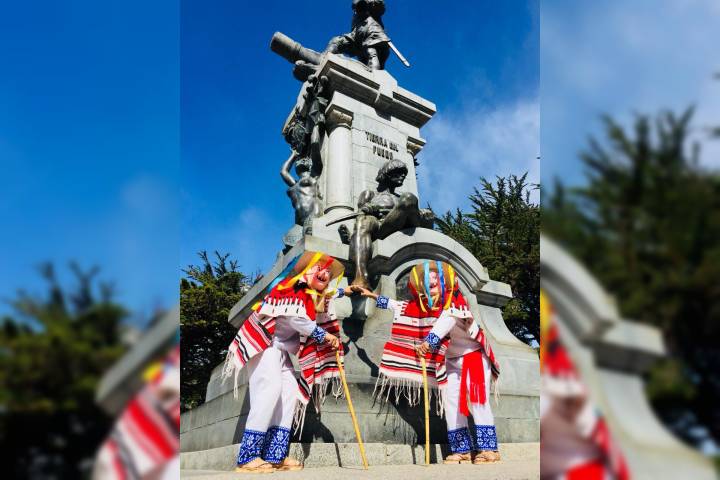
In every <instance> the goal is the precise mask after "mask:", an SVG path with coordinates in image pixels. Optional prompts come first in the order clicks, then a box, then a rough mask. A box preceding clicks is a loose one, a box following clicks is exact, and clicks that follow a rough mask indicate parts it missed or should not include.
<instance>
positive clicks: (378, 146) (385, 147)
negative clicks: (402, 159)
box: [365, 132, 398, 160]
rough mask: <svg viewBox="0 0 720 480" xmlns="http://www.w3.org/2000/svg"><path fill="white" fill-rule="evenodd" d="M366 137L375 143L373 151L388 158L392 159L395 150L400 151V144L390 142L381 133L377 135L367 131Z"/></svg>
mask: <svg viewBox="0 0 720 480" xmlns="http://www.w3.org/2000/svg"><path fill="white" fill-rule="evenodd" d="M365 138H366V139H367V140H368V141H369V142H372V143H374V144H375V145H373V153H374V154H375V155H378V156H380V157H382V158H387V159H388V160H392V159H393V152H398V146H397V144H396V143H393V142H388V141H387V140H385V139H384V138H383V137H381V136H380V135H375V134H374V133H370V132H365Z"/></svg>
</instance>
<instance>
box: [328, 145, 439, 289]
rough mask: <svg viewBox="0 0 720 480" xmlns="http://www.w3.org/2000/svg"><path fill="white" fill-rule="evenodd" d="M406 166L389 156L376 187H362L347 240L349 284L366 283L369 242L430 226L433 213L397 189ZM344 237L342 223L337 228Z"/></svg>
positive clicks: (378, 175) (379, 173) (405, 171)
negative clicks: (352, 266) (351, 276)
mask: <svg viewBox="0 0 720 480" xmlns="http://www.w3.org/2000/svg"><path fill="white" fill-rule="evenodd" d="M407 174H408V168H407V166H405V164H404V163H403V162H402V161H400V160H397V159H396V160H389V161H387V162H385V164H384V165H383V166H382V167H381V168H380V170H379V171H378V174H377V177H376V179H375V180H376V181H377V182H378V186H377V191H372V190H365V191H363V192H362V193H361V194H360V197H359V198H358V212H357V213H356V214H355V215H356V216H355V230H354V232H353V234H352V237H350V238H349V241H350V261H352V262H353V263H354V264H355V279H354V280H353V281H352V285H358V286H362V287H365V288H368V287H369V273H368V269H367V264H368V262H369V261H370V256H371V254H372V242H373V241H375V240H378V239H383V238H387V237H388V236H390V234H392V233H395V232H397V231H400V230H403V229H406V228H414V227H423V228H432V226H433V222H434V219H435V216H434V214H433V212H432V211H431V210H428V209H424V208H419V207H418V198H417V197H416V196H415V195H413V194H412V193H409V192H403V193H397V192H395V189H397V188H399V187H401V186H402V184H403V182H405V177H407ZM338 230H339V231H340V235H341V236H344V237H346V238H347V237H348V234H349V232H348V230H347V227H346V226H345V225H341V226H340V228H339V229H338Z"/></svg>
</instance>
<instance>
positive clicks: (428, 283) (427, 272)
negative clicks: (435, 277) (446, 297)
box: [423, 261, 433, 308]
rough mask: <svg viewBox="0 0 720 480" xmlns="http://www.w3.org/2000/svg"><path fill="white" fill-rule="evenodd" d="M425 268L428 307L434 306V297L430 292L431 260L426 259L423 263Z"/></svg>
mask: <svg viewBox="0 0 720 480" xmlns="http://www.w3.org/2000/svg"><path fill="white" fill-rule="evenodd" d="M423 268H424V270H425V294H426V295H427V299H428V307H430V308H432V307H433V299H432V295H431V294H430V262H428V261H425V263H424V264H423Z"/></svg>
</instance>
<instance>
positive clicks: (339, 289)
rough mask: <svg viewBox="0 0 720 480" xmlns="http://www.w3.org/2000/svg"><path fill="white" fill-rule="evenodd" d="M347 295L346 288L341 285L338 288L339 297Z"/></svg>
mask: <svg viewBox="0 0 720 480" xmlns="http://www.w3.org/2000/svg"><path fill="white" fill-rule="evenodd" d="M344 296H345V289H344V288H342V287H339V288H338V289H337V298H342V297H344Z"/></svg>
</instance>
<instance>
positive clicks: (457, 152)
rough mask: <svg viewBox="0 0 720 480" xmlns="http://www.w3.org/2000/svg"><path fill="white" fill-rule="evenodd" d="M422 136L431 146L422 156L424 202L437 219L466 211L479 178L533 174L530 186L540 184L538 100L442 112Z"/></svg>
mask: <svg viewBox="0 0 720 480" xmlns="http://www.w3.org/2000/svg"><path fill="white" fill-rule="evenodd" d="M423 134H424V135H425V137H426V139H427V146H426V147H425V149H424V150H423V152H422V153H421V154H420V155H419V156H418V160H419V162H420V168H419V170H418V182H419V189H420V202H421V204H422V205H423V206H424V205H425V204H426V203H427V202H429V203H430V204H431V205H432V207H433V209H434V210H435V212H436V213H437V214H441V213H444V212H445V211H447V210H454V209H455V208H457V207H460V208H467V205H468V203H469V202H468V200H467V197H468V196H469V195H470V194H471V193H472V191H473V187H475V186H478V185H479V179H480V177H486V178H488V179H490V180H492V179H494V178H495V176H496V175H497V176H507V175H511V174H514V175H522V174H523V173H525V172H528V181H529V182H531V183H538V182H539V180H540V161H539V160H538V159H537V157H538V152H539V135H540V111H539V105H538V102H537V100H519V101H517V102H515V103H510V104H504V105H501V106H498V107H496V108H488V107H482V106H478V107H475V106H468V108H466V109H465V110H464V111H460V112H441V113H438V114H437V116H436V117H435V118H433V120H431V121H430V123H428V125H427V126H426V127H425V128H424V130H423ZM534 200H535V201H536V200H537V195H536V198H534Z"/></svg>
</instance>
